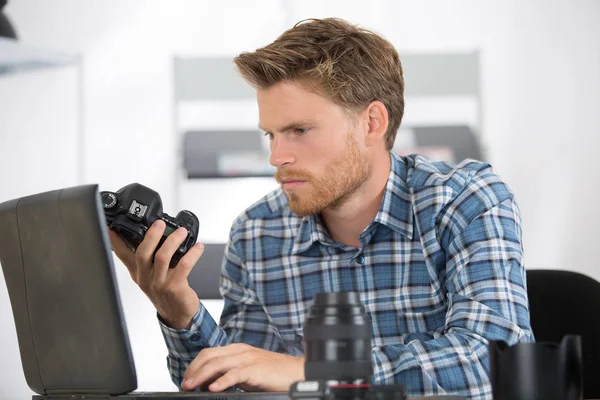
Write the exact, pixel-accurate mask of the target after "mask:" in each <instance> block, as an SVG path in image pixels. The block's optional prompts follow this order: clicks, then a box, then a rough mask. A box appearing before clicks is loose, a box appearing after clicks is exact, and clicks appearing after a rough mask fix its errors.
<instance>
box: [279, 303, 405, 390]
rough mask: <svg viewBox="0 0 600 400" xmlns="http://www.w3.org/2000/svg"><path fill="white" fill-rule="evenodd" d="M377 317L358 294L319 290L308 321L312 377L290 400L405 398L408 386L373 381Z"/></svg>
mask: <svg viewBox="0 0 600 400" xmlns="http://www.w3.org/2000/svg"><path fill="white" fill-rule="evenodd" d="M371 338H372V327H371V319H370V318H369V315H368V314H367V312H366V311H365V307H364V306H363V304H362V303H361V302H360V297H359V295H358V293H356V292H332V293H318V294H317V295H315V298H314V301H313V304H312V306H311V307H310V309H309V313H308V316H307V317H306V321H305V323H304V350H305V351H304V355H305V364H304V375H305V377H306V381H302V382H296V383H294V384H293V385H292V386H291V387H290V392H289V395H290V398H291V399H292V400H294V399H302V400H305V399H306V400H308V399H314V400H338V399H339V400H341V399H347V400H350V399H353V400H354V399H356V400H388V399H389V400H392V399H393V400H404V399H406V398H407V396H406V390H405V388H404V386H403V385H372V384H371V379H372V375H373V366H372V361H371V346H372V345H371Z"/></svg>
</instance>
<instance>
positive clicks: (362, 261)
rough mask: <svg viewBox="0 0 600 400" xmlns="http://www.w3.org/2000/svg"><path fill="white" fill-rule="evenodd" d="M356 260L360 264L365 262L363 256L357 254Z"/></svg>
mask: <svg viewBox="0 0 600 400" xmlns="http://www.w3.org/2000/svg"><path fill="white" fill-rule="evenodd" d="M356 262H357V263H359V264H360V265H363V264H364V263H365V256H358V257H357V258H356Z"/></svg>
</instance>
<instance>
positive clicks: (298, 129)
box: [294, 128, 308, 135]
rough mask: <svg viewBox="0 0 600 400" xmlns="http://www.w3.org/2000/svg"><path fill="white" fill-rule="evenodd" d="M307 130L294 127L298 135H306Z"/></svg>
mask: <svg viewBox="0 0 600 400" xmlns="http://www.w3.org/2000/svg"><path fill="white" fill-rule="evenodd" d="M306 132H308V129H305V128H295V129H294V133H295V134H296V135H304V134H305V133H306Z"/></svg>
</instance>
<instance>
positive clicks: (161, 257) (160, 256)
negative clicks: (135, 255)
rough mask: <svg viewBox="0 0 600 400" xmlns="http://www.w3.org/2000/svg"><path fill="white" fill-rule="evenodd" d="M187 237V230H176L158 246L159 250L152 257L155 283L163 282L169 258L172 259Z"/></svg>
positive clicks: (169, 261) (167, 269)
mask: <svg viewBox="0 0 600 400" xmlns="http://www.w3.org/2000/svg"><path fill="white" fill-rule="evenodd" d="M187 235H188V231H187V229H185V228H177V230H176V231H175V232H173V233H171V234H170V235H169V236H168V237H167V238H166V239H165V241H164V242H163V244H162V245H161V246H160V249H158V251H157V252H156V254H155V255H154V274H155V279H154V280H155V282H157V283H158V282H164V280H165V279H166V277H167V273H168V271H169V264H170V263H171V258H173V254H175V252H176V251H177V249H179V246H181V244H182V243H183V241H184V240H185V238H186V237H187ZM180 261H181V260H180Z"/></svg>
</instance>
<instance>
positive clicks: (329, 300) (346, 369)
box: [304, 292, 373, 384]
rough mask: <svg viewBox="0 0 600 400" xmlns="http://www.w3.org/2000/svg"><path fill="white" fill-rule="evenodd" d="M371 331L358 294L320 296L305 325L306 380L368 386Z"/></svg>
mask: <svg viewBox="0 0 600 400" xmlns="http://www.w3.org/2000/svg"><path fill="white" fill-rule="evenodd" d="M371 329H372V328H371V320H370V318H369V316H368V315H367V312H366V311H365V307H364V306H363V305H362V304H361V302H360V297H359V296H358V293H356V292H333V293H317V294H316V295H315V298H314V302H313V304H312V306H311V308H310V310H309V313H308V316H307V318H306V321H305V324H304V341H305V357H306V364H305V365H304V370H305V371H304V373H305V376H306V379H307V380H321V379H323V380H335V381H339V382H340V383H343V384H349V383H369V382H370V381H371V375H372V374H373V367H372V366H371V337H372V333H371Z"/></svg>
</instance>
